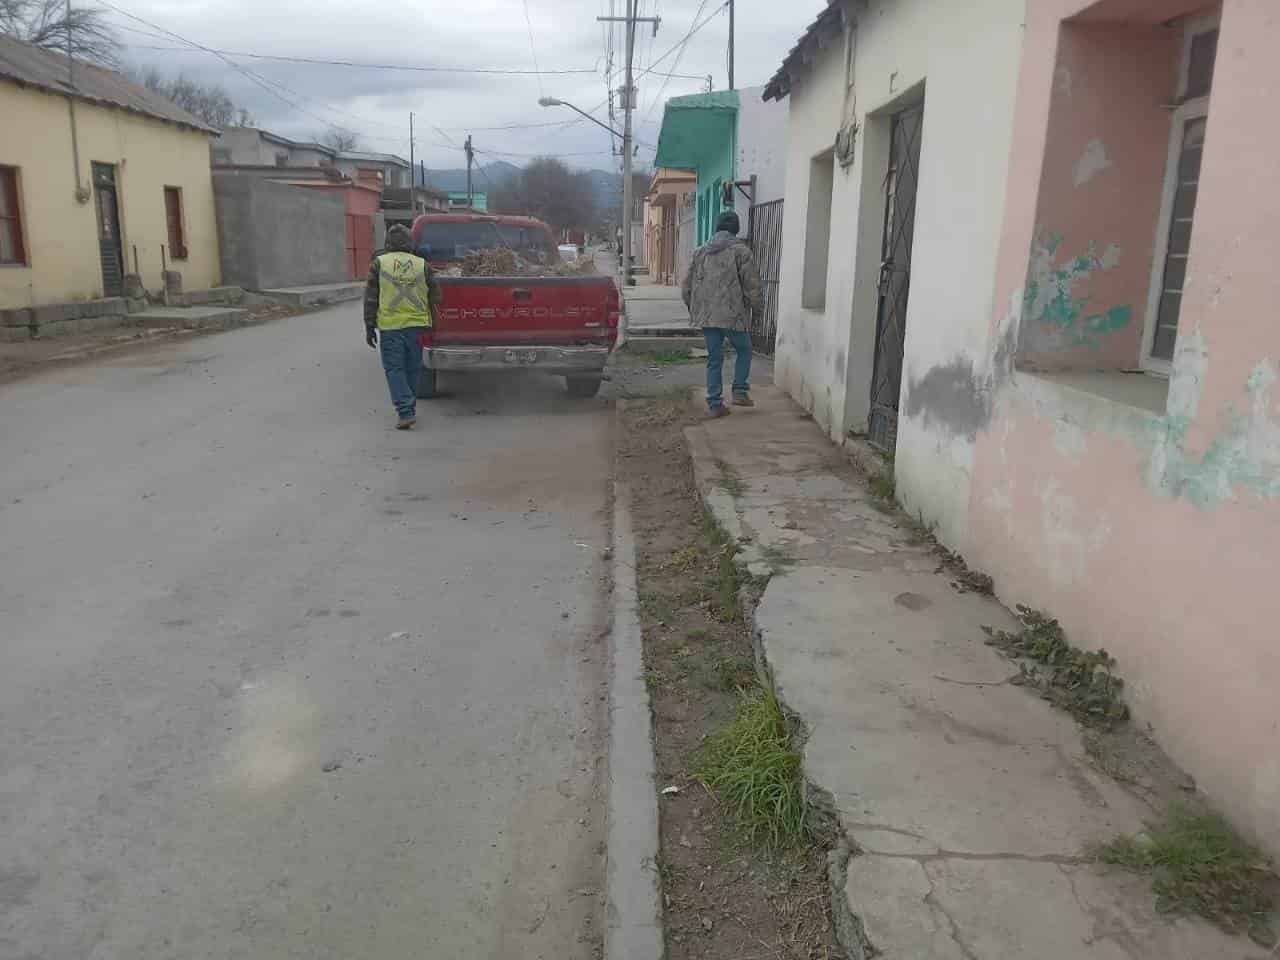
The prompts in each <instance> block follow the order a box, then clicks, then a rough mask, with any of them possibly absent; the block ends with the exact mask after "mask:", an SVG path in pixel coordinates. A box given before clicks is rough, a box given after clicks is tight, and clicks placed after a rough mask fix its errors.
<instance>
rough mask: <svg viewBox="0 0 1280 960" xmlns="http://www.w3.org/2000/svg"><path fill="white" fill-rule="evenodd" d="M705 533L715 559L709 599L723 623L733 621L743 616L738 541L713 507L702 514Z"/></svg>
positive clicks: (716, 615) (709, 585)
mask: <svg viewBox="0 0 1280 960" xmlns="http://www.w3.org/2000/svg"><path fill="white" fill-rule="evenodd" d="M702 535H703V538H704V539H705V540H706V541H707V545H708V548H709V551H710V556H711V557H712V558H713V559H714V560H715V573H714V574H713V575H712V576H711V578H710V582H709V583H708V584H707V594H708V596H707V601H708V603H709V604H710V610H711V613H712V615H713V616H714V617H715V618H716V619H717V620H719V621H721V622H722V623H733V622H735V621H737V620H739V619H740V618H741V616H742V610H741V609H740V607H739V604H738V591H739V589H741V587H742V572H741V570H739V568H738V560H737V556H738V545H737V544H736V543H734V542H733V540H732V538H730V536H729V534H728V533H727V532H726V531H725V529H724V527H722V526H720V522H719V521H718V520H716V518H715V515H714V514H712V513H711V512H710V511H709V510H708V511H704V512H703V515H702Z"/></svg>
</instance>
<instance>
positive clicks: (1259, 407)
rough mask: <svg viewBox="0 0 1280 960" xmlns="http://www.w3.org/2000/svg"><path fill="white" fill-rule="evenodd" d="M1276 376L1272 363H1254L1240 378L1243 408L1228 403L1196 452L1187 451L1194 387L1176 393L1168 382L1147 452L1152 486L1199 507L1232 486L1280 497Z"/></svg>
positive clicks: (1229, 493) (1228, 495)
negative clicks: (1158, 429) (1165, 411)
mask: <svg viewBox="0 0 1280 960" xmlns="http://www.w3.org/2000/svg"><path fill="white" fill-rule="evenodd" d="M1179 352H1180V353H1181V351H1179ZM1276 379H1277V376H1276V366H1275V364H1274V362H1272V361H1271V360H1263V361H1261V362H1259V363H1258V365H1257V366H1256V367H1254V369H1253V372H1252V373H1251V374H1250V375H1249V378H1248V380H1247V381H1246V382H1245V385H1244V403H1243V409H1238V408H1237V407H1236V405H1235V404H1228V405H1227V407H1226V409H1225V410H1224V411H1223V414H1222V417H1221V418H1220V421H1219V422H1220V424H1221V426H1220V427H1219V429H1218V431H1217V432H1216V433H1215V434H1214V435H1213V437H1212V438H1211V439H1210V441H1209V444H1208V446H1207V447H1206V448H1205V450H1204V453H1203V454H1201V455H1199V456H1197V455H1195V454H1194V453H1189V452H1188V451H1187V433H1188V431H1189V429H1190V427H1191V423H1192V419H1193V412H1194V406H1195V404H1196V402H1197V401H1196V400H1195V399H1194V398H1195V396H1196V395H1197V393H1198V391H1192V390H1190V389H1186V390H1182V391H1180V392H1179V394H1178V396H1177V397H1175V396H1174V391H1173V389H1172V386H1171V387H1170V405H1169V415H1168V416H1167V417H1165V418H1164V419H1163V422H1162V426H1163V432H1162V433H1161V435H1160V436H1159V437H1158V438H1157V440H1156V446H1155V449H1154V451H1153V452H1152V455H1151V464H1150V472H1149V481H1150V484H1151V486H1152V487H1153V488H1154V489H1155V490H1156V491H1157V492H1158V493H1161V494H1163V495H1165V496H1169V497H1175V498H1182V499H1185V500H1188V501H1190V502H1191V503H1193V504H1195V505H1196V506H1197V507H1201V508H1203V509H1208V508H1212V507H1214V506H1217V505H1218V504H1219V503H1221V502H1223V501H1225V500H1231V499H1234V498H1235V496H1236V491H1237V490H1248V491H1251V492H1252V493H1254V494H1256V495H1257V496H1259V497H1266V498H1272V497H1280V417H1278V416H1277V415H1276V413H1275V412H1274V411H1273V408H1272V401H1271V388H1272V387H1273V386H1274V385H1275V382H1276ZM1175 404H1176V406H1175ZM1188 408H1190V409H1191V410H1192V413H1188V412H1187V411H1188ZM1175 411H1176V412H1175Z"/></svg>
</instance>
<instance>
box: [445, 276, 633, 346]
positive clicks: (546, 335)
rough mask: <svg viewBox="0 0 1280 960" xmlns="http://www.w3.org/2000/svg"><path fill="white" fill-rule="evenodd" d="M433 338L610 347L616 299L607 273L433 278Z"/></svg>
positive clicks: (616, 314)
mask: <svg viewBox="0 0 1280 960" xmlns="http://www.w3.org/2000/svg"><path fill="white" fill-rule="evenodd" d="M437 282H438V283H439V285H440V303H439V304H438V305H437V307H436V309H435V311H434V313H435V328H434V330H433V331H432V332H433V334H434V336H433V339H434V342H435V343H436V344H437V345H439V346H448V345H450V344H474V345H498V344H503V345H520V344H539V345H571V344H597V345H603V346H612V345H613V343H614V341H615V340H616V339H617V335H618V318H619V312H620V301H619V296H618V288H617V286H616V285H615V284H614V282H613V280H612V279H611V278H610V277H605V276H599V275H593V276H586V277H438V278H437Z"/></svg>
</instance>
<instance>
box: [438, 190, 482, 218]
mask: <svg viewBox="0 0 1280 960" xmlns="http://www.w3.org/2000/svg"><path fill="white" fill-rule="evenodd" d="M448 195H449V209H450V210H457V209H458V208H462V209H464V210H465V209H467V191H465V190H450V191H449V192H448ZM470 209H472V210H475V211H476V212H477V213H487V212H488V211H489V196H488V194H484V193H481V192H480V191H479V190H476V191H473V192H472V194H471V207H470Z"/></svg>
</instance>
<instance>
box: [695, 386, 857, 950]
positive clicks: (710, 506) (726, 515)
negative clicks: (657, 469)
mask: <svg viewBox="0 0 1280 960" xmlns="http://www.w3.org/2000/svg"><path fill="white" fill-rule="evenodd" d="M692 402H693V403H694V405H695V406H697V407H699V409H700V404H701V397H700V395H699V393H698V391H697V390H696V389H695V390H694V391H693V393H692ZM684 436H685V443H686V444H687V445H688V448H689V459H690V461H691V463H692V466H693V477H694V484H695V486H696V487H697V488H698V492H699V494H701V496H702V502H703V505H704V506H705V507H706V509H707V510H709V511H710V512H711V515H712V516H713V517H715V519H716V521H717V522H718V523H719V524H720V525H721V526H722V527H723V528H724V530H725V532H726V533H727V534H728V535H729V536H730V537H731V538H733V540H734V542H735V543H736V544H737V545H738V562H739V563H740V564H742V565H744V566H746V568H747V570H748V572H750V573H752V574H756V575H765V574H769V575H771V579H773V578H774V577H776V576H779V575H778V574H775V573H773V571H772V570H771V568H770V566H769V564H768V563H767V562H765V559H764V555H763V553H762V552H761V550H760V546H759V544H758V543H757V542H756V541H755V539H754V538H748V537H746V536H744V531H743V528H742V518H741V517H740V516H739V515H738V501H737V498H736V497H735V496H734V495H733V494H732V493H730V492H729V491H728V490H726V489H724V480H725V478H724V476H723V473H722V465H721V462H720V460H719V458H718V457H717V456H716V453H715V448H714V447H713V445H712V443H711V435H710V433H709V432H708V431H707V429H706V425H705V424H697V425H695V426H691V427H686V428H685V431H684ZM782 576H785V574H783V575H782ZM766 589H767V588H766ZM760 599H761V600H763V595H762V596H761V598H760ZM756 609H757V605H751V604H744V610H745V615H746V618H747V630H748V632H749V633H750V636H751V648H752V653H753V655H754V659H755V668H756V676H757V677H758V678H759V680H760V683H761V685H762V686H763V687H764V688H765V689H767V690H769V691H770V692H771V693H773V695H774V696H775V697H777V698H778V703H779V705H780V706H781V707H782V711H783V713H784V714H785V715H786V716H787V717H789V718H791V720H792V722H794V723H795V724H797V726H798V729H799V736H800V741H801V743H803V741H804V740H807V739H808V729H807V728H806V727H805V725H804V721H803V718H802V717H801V716H800V714H799V713H798V712H797V711H796V710H794V709H793V708H792V707H791V706H790V705H789V704H788V703H787V702H786V697H785V696H784V694H783V692H782V690H780V689H779V688H778V684H777V682H776V680H775V678H774V671H773V666H772V664H771V663H770V662H769V652H768V649H767V648H766V646H765V642H764V635H763V633H762V631H761V629H760V627H759V625H758V624H757V622H756ZM800 754H801V759H800V766H801V772H802V776H803V777H804V785H805V792H806V800H807V802H808V803H810V804H811V806H812V807H813V808H814V809H816V810H818V811H819V816H821V817H823V818H824V819H827V820H829V821H830V823H831V824H832V826H833V829H834V832H835V833H836V834H837V835H838V837H839V840H838V842H837V843H836V845H835V846H834V847H833V848H832V849H830V850H828V851H827V874H828V876H827V882H828V885H829V893H830V902H831V914H832V924H833V927H834V929H835V934H836V942H837V943H839V944H840V946H841V947H842V948H843V949H844V951H845V953H846V954H847V955H848V957H849V958H850V960H867V958H869V957H873V956H876V953H875V952H874V950H873V949H872V948H871V947H870V943H869V941H868V940H867V937H866V932H865V930H864V928H863V925H862V920H861V919H860V918H859V917H858V916H856V915H855V914H854V913H853V911H852V909H851V908H850V906H849V901H848V898H847V897H846V896H845V893H844V890H845V880H846V875H847V870H848V865H849V858H850V856H851V852H852V851H851V848H850V844H849V841H848V840H847V839H846V838H845V837H844V831H843V828H842V826H841V824H840V817H839V814H838V813H837V811H836V809H835V803H834V802H833V801H832V799H831V797H830V794H828V793H827V792H826V791H825V790H823V789H822V788H821V787H820V786H819V784H818V781H817V779H816V778H815V777H814V776H813V775H812V774H811V772H810V770H809V764H808V760H807V756H806V754H805V752H804V749H803V747H801V751H800Z"/></svg>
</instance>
